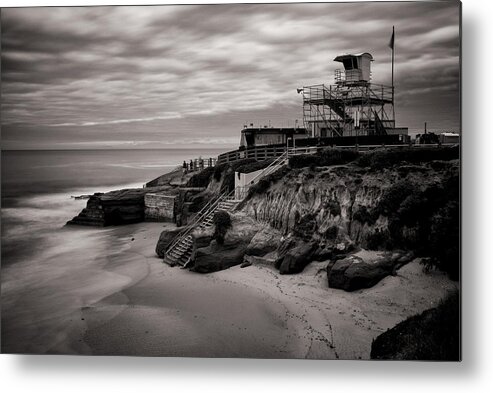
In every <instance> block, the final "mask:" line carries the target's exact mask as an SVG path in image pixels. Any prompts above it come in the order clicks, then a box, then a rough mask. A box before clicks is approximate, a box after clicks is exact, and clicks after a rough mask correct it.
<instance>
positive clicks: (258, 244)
mask: <svg viewBox="0 0 493 393" xmlns="http://www.w3.org/2000/svg"><path fill="white" fill-rule="evenodd" d="M280 240H281V234H280V233H279V232H278V231H277V230H276V229H274V228H272V227H271V226H266V227H264V228H262V229H261V230H260V231H259V232H257V233H256V234H255V236H254V237H253V239H252V240H251V241H250V244H249V245H248V247H247V250H246V255H250V256H259V257H262V256H264V255H266V254H268V253H270V252H272V251H275V250H276V249H277V247H278V246H279V242H280Z"/></svg>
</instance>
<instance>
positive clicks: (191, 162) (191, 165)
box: [190, 160, 193, 172]
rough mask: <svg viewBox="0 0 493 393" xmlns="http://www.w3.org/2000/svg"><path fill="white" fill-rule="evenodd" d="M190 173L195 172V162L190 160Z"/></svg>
mask: <svg viewBox="0 0 493 393" xmlns="http://www.w3.org/2000/svg"><path fill="white" fill-rule="evenodd" d="M190 172H193V161H192V160H190Z"/></svg>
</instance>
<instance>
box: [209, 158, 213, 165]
mask: <svg viewBox="0 0 493 393" xmlns="http://www.w3.org/2000/svg"><path fill="white" fill-rule="evenodd" d="M209 166H210V167H211V166H212V157H209Z"/></svg>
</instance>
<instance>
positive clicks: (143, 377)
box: [0, 0, 493, 393]
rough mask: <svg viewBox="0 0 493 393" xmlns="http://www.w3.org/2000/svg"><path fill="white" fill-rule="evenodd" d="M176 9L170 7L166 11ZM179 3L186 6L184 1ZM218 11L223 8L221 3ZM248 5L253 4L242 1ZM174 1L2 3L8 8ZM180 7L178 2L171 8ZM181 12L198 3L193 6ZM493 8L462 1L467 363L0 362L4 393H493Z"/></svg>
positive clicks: (85, 359) (42, 359) (47, 358)
mask: <svg viewBox="0 0 493 393" xmlns="http://www.w3.org/2000/svg"><path fill="white" fill-rule="evenodd" d="M168 2H170V1H168ZM175 2H178V0H176V1H175ZM215 2H216V3H220V2H223V1H215ZM243 2H247V1H243ZM102 3H103V4H163V3H166V1H152V0H147V1H136V0H133V1H115V2H103V1H97V0H92V1H82V0H80V1H19V0H17V1H4V0H0V5H1V6H2V7H5V6H19V5H47V4H48V5H69V4H70V5H89V4H102ZM171 3H172V1H171ZM183 3H188V4H190V3H198V2H197V1H193V0H188V1H183ZM491 4H492V2H491V1H485V0H464V1H463V57H462V59H463V80H462V86H463V140H462V142H463V144H462V148H463V149H462V152H463V156H462V159H463V161H462V165H463V172H462V190H463V194H462V195H463V200H462V208H463V213H462V215H463V216H462V217H463V224H462V228H463V229H462V230H463V233H462V235H463V259H462V266H463V361H462V362H461V363H426V362H361V361H360V362H354V361H353V362H350V361H298V360H283V361H272V360H244V359H234V360H230V359H169V358H168V359H162V358H128V357H126V358H118V357H77V356H13V355H1V356H0V389H3V391H4V392H28V391H29V392H36V393H38V392H43V391H49V392H71V393H72V392H75V393H78V392H85V393H88V392H91V391H94V392H99V391H107V392H115V391H118V392H146V393H148V392H154V391H156V392H157V391H159V392H167V391H170V392H171V391H175V392H182V391H194V392H197V393H199V392H200V393H205V392H214V393H216V392H222V391H232V392H235V393H236V392H249V393H252V392H253V393H257V392H264V391H266V392H267V391H282V392H283V393H284V392H309V391H310V392H322V391H323V392H331V391H332V392H334V391H337V392H348V391H349V392H350V391H361V392H365V393H366V392H373V391H375V392H379V393H383V392H392V393H395V392H399V393H404V392H413V393H416V392H420V391H424V392H428V391H433V392H437V391H446V392H450V393H451V392H461V393H469V392H475V391H492V390H491V389H492V388H493V382H492V379H493V367H492V365H491V364H492V363H493V362H492V361H491V357H492V356H493V346H492V341H493V340H492V337H493V326H492V323H491V322H492V315H493V305H492V303H493V296H492V288H493V285H492V280H493V269H492V267H493V260H492V259H491V258H489V251H490V248H489V245H490V244H489V243H490V242H492V243H493V235H491V231H490V227H491V225H490V224H491V223H492V222H493V216H492V206H493V198H492V193H491V190H492V188H493V187H492V185H491V184H492V182H493V176H492V175H491V173H490V170H491V169H492V168H493V166H492V165H491V164H492V158H493V125H492V120H493V116H492V115H493V106H492V103H493V98H492V97H493V86H492V83H491V82H492V77H491V75H492V74H493V72H492V71H493V70H492V69H491V68H493V59H492V52H491V51H492V49H493V45H492V43H493V34H492V30H493V20H492V18H491V17H492V15H493V13H492V8H493V7H492V6H491Z"/></svg>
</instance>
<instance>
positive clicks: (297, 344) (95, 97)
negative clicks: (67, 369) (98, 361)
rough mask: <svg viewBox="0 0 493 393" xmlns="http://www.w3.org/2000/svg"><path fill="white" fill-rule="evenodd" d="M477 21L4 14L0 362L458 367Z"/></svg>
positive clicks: (251, 10) (435, 10) (224, 8)
mask: <svg viewBox="0 0 493 393" xmlns="http://www.w3.org/2000/svg"><path fill="white" fill-rule="evenodd" d="M460 12H461V5H460V3H459V2H366V3H319V4H304V3H293V4H223V5H176V6H171V5H166V6H133V7H132V6H125V7H124V6H120V7H114V6H107V7H70V8H69V7H50V8H42V7H40V8H4V9H2V10H1V29H2V34H1V46H2V53H1V61H2V63H1V66H2V67H1V78H2V85H1V97H2V98H1V111H2V116H1V125H2V162H1V163H2V165H1V167H2V173H1V176H2V178H1V183H2V220H1V225H2V228H1V229H2V235H1V241H2V244H1V255H2V267H1V269H2V271H1V273H2V274H1V285H2V287H1V322H2V326H1V329H2V336H1V339H2V340H1V350H2V352H3V353H15V354H80V355H131V356H173V357H184V356H186V357H247V358H248V357H253V358H307V359H352V360H355V359H394V360H442V361H457V360H460V220H459V217H460V199H459V195H460V140H461V124H460V57H459V56H460Z"/></svg>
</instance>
